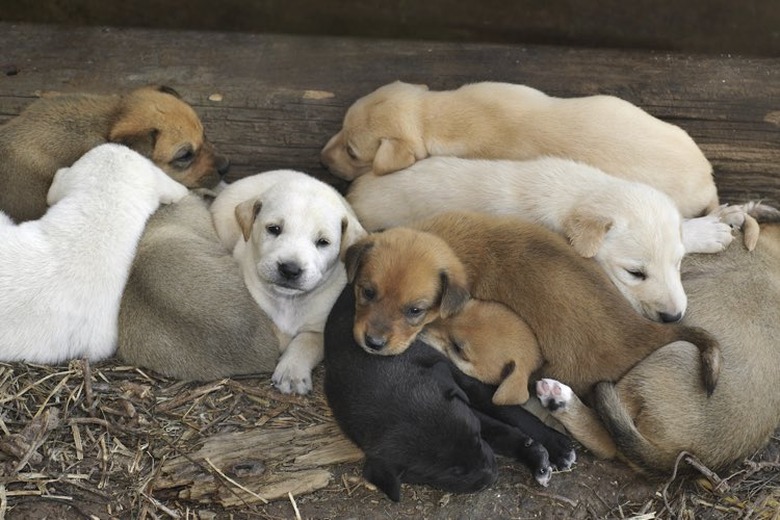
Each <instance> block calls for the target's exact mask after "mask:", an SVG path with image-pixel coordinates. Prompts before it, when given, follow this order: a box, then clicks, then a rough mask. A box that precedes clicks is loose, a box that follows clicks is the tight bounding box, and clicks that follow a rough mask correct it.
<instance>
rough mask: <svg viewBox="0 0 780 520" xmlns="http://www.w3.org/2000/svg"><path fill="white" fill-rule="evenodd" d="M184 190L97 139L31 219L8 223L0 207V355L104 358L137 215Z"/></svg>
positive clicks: (139, 222)
mask: <svg viewBox="0 0 780 520" xmlns="http://www.w3.org/2000/svg"><path fill="white" fill-rule="evenodd" d="M186 194H187V188H185V187H184V186H183V185H181V184H179V183H178V182H176V181H174V180H173V179H171V178H170V177H169V176H168V175H166V174H165V173H164V172H163V171H162V170H161V169H160V168H158V167H157V166H155V165H154V164H153V163H152V162H151V161H149V160H148V159H146V158H144V157H142V156H141V155H139V154H138V153H137V152H134V151H132V150H130V149H129V148H127V147H125V146H121V145H117V144H105V145H101V146H98V147H96V148H94V149H93V150H91V151H89V152H87V153H86V154H85V155H84V156H83V157H81V158H80V159H78V160H77V161H76V162H75V163H74V164H73V166H71V167H68V168H61V169H60V170H58V171H57V173H56V175H55V176H54V181H53V182H52V185H51V188H50V189H49V193H48V196H47V200H48V202H49V204H51V208H49V210H48V211H47V212H46V214H45V215H44V216H43V217H41V218H40V219H39V220H34V221H30V222H25V223H22V224H18V225H17V224H14V223H13V222H12V221H11V219H10V218H8V217H6V216H5V215H3V214H2V213H0V243H2V244H3V246H2V247H0V360H2V361H28V362H35V363H61V362H63V361H67V360H70V359H74V358H79V357H86V358H88V359H90V360H91V361H97V360H101V359H105V358H107V357H109V356H111V355H113V353H114V350H115V349H116V344H117V315H118V312H119V302H120V299H121V297H122V291H123V289H124V287H125V283H126V281H127V277H128V272H129V271H130V265H131V263H132V261H133V256H134V255H135V252H136V247H137V245H138V240H139V238H140V236H141V233H142V232H143V229H144V226H145V224H146V221H147V219H148V218H149V216H150V215H151V214H152V213H153V212H154V211H155V210H156V209H157V207H158V205H159V204H160V203H163V204H167V203H171V202H175V201H177V200H179V199H181V198H182V197H184V196H185V195H186Z"/></svg>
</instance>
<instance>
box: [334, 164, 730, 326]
mask: <svg viewBox="0 0 780 520" xmlns="http://www.w3.org/2000/svg"><path fill="white" fill-rule="evenodd" d="M347 200H348V201H349V202H350V203H351V205H352V207H353V209H354V210H355V212H356V213H357V215H358V218H359V219H360V221H361V223H362V224H363V225H364V226H365V227H366V229H368V230H371V231H374V230H377V229H381V228H386V227H392V226H399V225H404V224H407V223H409V222H411V221H413V220H416V219H420V218H425V217H429V216H431V215H435V214H437V213H442V212H445V211H452V210H472V211H482V212H487V213H494V214H512V215H517V216H519V217H522V218H526V219H529V220H533V221H536V222H538V223H540V224H542V225H544V226H546V227H548V228H550V229H552V230H554V231H557V232H559V233H562V234H564V235H565V236H566V237H568V238H569V240H570V241H571V244H572V246H574V248H575V249H576V250H577V252H578V253H580V254H581V255H582V256H585V257H594V258H595V259H596V261H598V262H599V263H600V264H601V266H602V267H603V268H604V270H605V271H606V272H607V274H608V275H609V277H610V278H611V279H612V281H613V282H614V284H615V285H616V286H617V287H618V289H620V291H621V293H623V295H624V296H625V297H626V299H628V301H629V302H631V305H632V306H633V307H634V308H636V309H637V310H638V311H639V312H641V313H642V314H644V315H645V316H647V317H648V318H650V319H652V320H656V321H677V320H679V319H680V318H681V317H682V315H683V314H684V312H685V308H686V297H685V292H684V291H683V287H682V283H681V281H680V261H681V260H682V257H683V255H684V254H685V252H686V249H687V248H686V247H685V246H684V244H683V242H684V240H683V239H684V238H685V237H683V236H682V235H681V222H682V217H681V215H680V212H679V210H678V209H677V206H676V205H675V203H674V201H673V200H672V199H671V198H670V197H669V196H668V195H666V194H664V193H662V192H661V191H659V190H657V189H655V188H653V187H651V186H649V185H646V184H642V183H639V182H632V181H627V180H624V179H621V178H618V177H613V176H611V175H607V174H606V173H604V172H602V171H601V170H599V169H597V168H593V167H591V166H588V165H586V164H583V163H579V162H575V161H570V160H567V159H561V158H555V157H545V158H541V159H536V160H530V161H498V160H496V161H490V160H477V159H459V158H455V157H431V158H428V159H423V160H422V161H418V162H417V163H415V164H414V165H412V166H411V167H409V168H407V169H405V170H401V171H398V172H395V173H393V174H391V175H384V176H377V175H374V174H370V173H369V174H365V175H362V176H360V177H358V178H357V179H356V180H355V181H354V182H353V183H352V186H351V187H350V191H349V193H348V195H347ZM700 224H701V225H699V226H698V227H697V234H696V236H694V237H691V238H692V240H691V241H690V243H691V246H693V245H696V246H697V247H698V248H699V249H698V250H697V252H711V251H721V250H722V249H723V248H724V247H725V246H726V245H728V243H729V242H730V241H731V239H732V236H731V229H730V227H729V226H728V225H727V224H724V223H721V222H719V221H717V220H716V219H715V220H711V221H702V222H701V223H700ZM686 245H688V244H686ZM705 250H706V251H705ZM689 252H693V251H689Z"/></svg>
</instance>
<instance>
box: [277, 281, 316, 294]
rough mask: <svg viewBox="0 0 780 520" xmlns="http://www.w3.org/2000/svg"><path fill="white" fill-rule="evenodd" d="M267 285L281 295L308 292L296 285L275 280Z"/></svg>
mask: <svg viewBox="0 0 780 520" xmlns="http://www.w3.org/2000/svg"><path fill="white" fill-rule="evenodd" d="M269 287H270V288H271V290H272V291H273V292H275V293H277V294H280V295H282V296H298V295H299V294H305V293H307V292H309V291H308V290H306V289H304V288H301V287H297V286H295V285H288V284H280V283H276V282H273V283H271V284H270V285H269Z"/></svg>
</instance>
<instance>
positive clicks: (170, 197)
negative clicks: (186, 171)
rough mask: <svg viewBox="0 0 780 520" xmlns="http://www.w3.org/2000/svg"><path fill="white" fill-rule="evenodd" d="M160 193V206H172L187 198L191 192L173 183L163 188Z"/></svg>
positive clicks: (181, 185)
mask: <svg viewBox="0 0 780 520" xmlns="http://www.w3.org/2000/svg"><path fill="white" fill-rule="evenodd" d="M159 193H160V204H172V203H174V202H179V201H180V200H181V199H183V198H184V197H186V196H187V193H189V190H187V188H186V187H185V186H184V185H183V184H179V183H178V182H175V181H173V182H171V183H166V184H164V185H163V186H161V187H160V190H159Z"/></svg>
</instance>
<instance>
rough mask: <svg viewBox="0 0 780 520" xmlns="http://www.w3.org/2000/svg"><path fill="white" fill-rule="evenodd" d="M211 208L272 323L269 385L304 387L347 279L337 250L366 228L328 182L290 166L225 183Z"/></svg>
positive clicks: (307, 388) (289, 389)
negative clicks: (273, 361)
mask: <svg viewBox="0 0 780 520" xmlns="http://www.w3.org/2000/svg"><path fill="white" fill-rule="evenodd" d="M211 212H212V217H213V219H214V226H215V228H216V229H217V234H218V235H219V237H220V240H221V241H222V243H223V244H224V245H225V246H226V247H227V248H229V249H232V250H233V255H234V257H235V258H236V259H237V260H238V262H239V265H240V266H241V271H242V273H243V275H244V281H245V282H246V284H247V287H248V288H249V292H250V293H251V294H252V296H253V297H254V298H255V300H256V301H257V303H258V305H259V306H260V307H261V308H262V309H263V310H264V311H265V312H266V313H267V314H268V315H269V316H270V317H271V319H272V320H273V322H274V324H275V326H276V328H277V333H278V336H279V344H280V348H281V351H282V355H281V357H280V358H279V362H278V363H277V365H276V369H275V370H274V373H273V376H272V381H273V383H274V385H275V386H276V387H277V388H278V389H279V390H280V391H281V392H283V393H298V394H305V393H308V392H309V391H311V388H312V384H311V371H312V369H313V368H314V367H315V366H316V365H317V364H318V363H319V362H320V361H321V360H322V357H323V343H322V341H323V338H322V333H323V331H324V329H325V321H326V319H327V317H328V313H329V312H330V309H331V307H332V306H333V304H334V303H335V301H336V298H338V296H339V294H340V293H341V290H342V289H343V288H344V285H345V284H346V282H347V277H346V272H345V270H344V264H343V263H342V261H341V257H342V255H343V253H344V252H345V251H346V249H347V248H348V247H349V246H350V245H352V244H353V243H354V242H355V241H357V240H358V239H360V238H362V237H363V236H364V235H365V234H366V232H365V230H364V229H363V227H362V226H361V225H360V223H359V222H358V220H357V217H356V216H355V214H354V212H353V211H352V209H351V208H350V207H349V204H347V201H346V200H344V197H342V196H341V195H340V194H339V193H338V192H337V191H336V190H335V189H334V188H333V187H331V186H329V185H327V184H325V183H324V182H321V181H319V180H317V179H315V178H314V177H311V176H309V175H306V174H305V173H301V172H296V171H292V170H277V171H272V172H266V173H261V174H258V175H253V176H251V177H246V178H243V179H241V180H239V181H236V182H234V183H232V184H230V185H228V186H227V187H226V188H225V189H224V190H222V191H221V192H220V194H219V195H218V196H217V198H216V199H215V200H214V203H213V204H212V206H211Z"/></svg>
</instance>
